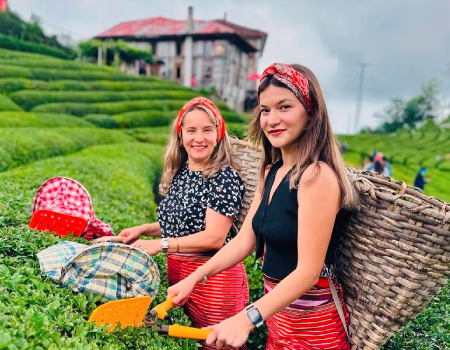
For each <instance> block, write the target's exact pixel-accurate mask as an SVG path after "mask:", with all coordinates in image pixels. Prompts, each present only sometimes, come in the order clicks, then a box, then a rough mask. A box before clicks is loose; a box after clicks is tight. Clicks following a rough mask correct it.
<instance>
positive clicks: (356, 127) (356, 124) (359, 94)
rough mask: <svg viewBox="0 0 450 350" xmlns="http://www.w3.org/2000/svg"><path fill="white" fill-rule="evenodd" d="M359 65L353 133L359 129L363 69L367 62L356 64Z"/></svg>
mask: <svg viewBox="0 0 450 350" xmlns="http://www.w3.org/2000/svg"><path fill="white" fill-rule="evenodd" d="M358 65H359V66H360V67H361V73H360V75H359V88H358V99H357V101H356V113H355V130H354V131H355V134H356V133H357V132H358V131H359V117H360V115H361V103H362V92H363V85H364V71H365V69H366V67H367V66H368V65H369V63H366V62H361V63H359V64H358Z"/></svg>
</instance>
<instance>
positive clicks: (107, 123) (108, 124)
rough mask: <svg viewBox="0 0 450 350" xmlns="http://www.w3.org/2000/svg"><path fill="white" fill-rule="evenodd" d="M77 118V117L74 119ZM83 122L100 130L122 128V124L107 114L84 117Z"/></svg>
mask: <svg viewBox="0 0 450 350" xmlns="http://www.w3.org/2000/svg"><path fill="white" fill-rule="evenodd" d="M72 118H75V117H72ZM82 120H86V121H88V122H89V123H92V124H94V125H96V126H98V127H99V128H104V129H117V128H120V124H119V123H118V122H117V120H115V119H114V118H113V117H112V116H110V115H107V114H88V115H86V116H84V117H83V119H82Z"/></svg>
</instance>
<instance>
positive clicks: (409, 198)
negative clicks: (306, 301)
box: [338, 169, 450, 349]
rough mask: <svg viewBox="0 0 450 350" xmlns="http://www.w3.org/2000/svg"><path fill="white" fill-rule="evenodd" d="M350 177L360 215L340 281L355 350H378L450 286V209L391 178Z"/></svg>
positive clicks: (352, 224)
mask: <svg viewBox="0 0 450 350" xmlns="http://www.w3.org/2000/svg"><path fill="white" fill-rule="evenodd" d="M348 174H349V177H350V179H351V181H352V182H353V184H354V185H355V187H356V189H357V191H358V192H359V194H360V208H359V210H358V211H356V212H355V214H354V215H353V216H352V218H351V219H350V221H349V222H348V223H347V225H346V229H345V234H344V236H343V239H342V245H341V252H342V254H341V256H340V259H339V263H338V265H339V272H340V274H339V275H340V277H341V279H342V282H343V285H344V289H345V292H346V302H347V307H348V310H349V312H350V315H351V317H350V327H349V328H350V338H351V343H352V345H353V349H378V348H379V347H381V346H382V345H383V344H385V343H386V342H387V341H388V339H389V338H390V337H391V336H393V335H394V333H395V332H397V331H398V330H400V329H401V328H402V327H403V326H404V325H405V324H406V323H407V322H408V321H410V320H412V319H413V318H414V317H415V316H416V315H417V314H418V313H419V312H421V311H422V310H423V309H424V308H425V306H426V305H427V304H428V302H429V301H430V300H431V299H432V298H433V296H434V295H436V294H437V293H438V292H439V290H440V289H441V288H442V287H443V286H444V285H446V284H447V281H448V276H449V272H450V206H449V205H448V204H446V203H444V202H442V201H440V200H438V199H436V198H431V197H428V196H426V195H424V194H423V193H422V192H421V191H420V190H417V189H415V188H413V187H409V186H406V184H405V183H404V182H399V181H395V180H393V179H391V178H389V177H386V176H382V175H378V174H376V173H373V172H364V171H360V170H356V169H348Z"/></svg>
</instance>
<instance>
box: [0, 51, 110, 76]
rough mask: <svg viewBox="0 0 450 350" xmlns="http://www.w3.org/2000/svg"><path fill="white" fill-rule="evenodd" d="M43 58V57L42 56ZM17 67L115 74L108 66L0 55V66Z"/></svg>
mask: <svg viewBox="0 0 450 350" xmlns="http://www.w3.org/2000/svg"><path fill="white" fill-rule="evenodd" d="M44 57H45V56H44ZM5 64H6V65H10V66H19V67H27V68H49V69H67V70H93V71H99V72H109V73H113V72H117V70H116V69H114V68H112V67H108V66H98V65H96V64H93V63H84V62H77V61H68V60H60V59H56V58H46V57H45V58H38V59H36V58H24V57H20V58H18V57H11V58H6V57H2V56H1V55H0V65H5Z"/></svg>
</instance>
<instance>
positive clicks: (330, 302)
mask: <svg viewBox="0 0 450 350" xmlns="http://www.w3.org/2000/svg"><path fill="white" fill-rule="evenodd" d="M258 98H259V106H258V107H257V109H256V111H255V118H254V120H253V121H252V123H251V125H250V128H249V137H251V138H253V139H256V140H257V141H258V142H260V143H262V146H263V148H264V156H263V164H262V167H261V173H260V174H261V177H260V178H261V181H260V183H259V187H258V190H257V193H256V194H255V197H254V199H253V203H252V205H251V207H250V209H249V212H248V214H247V217H246V219H245V222H244V224H243V226H242V228H241V230H240V232H239V234H238V235H237V236H236V237H235V238H234V239H233V240H232V241H231V242H230V243H229V244H228V245H227V246H226V247H224V248H223V249H222V250H221V251H219V253H217V254H216V255H215V256H214V257H213V258H212V259H211V260H209V261H208V262H207V263H206V264H204V265H203V266H201V267H199V268H198V269H197V270H196V271H195V272H194V273H192V274H191V275H190V276H189V277H187V278H186V279H185V280H183V281H181V282H179V283H178V284H176V285H174V286H172V287H170V288H169V289H168V297H170V296H173V295H176V298H175V299H174V303H175V304H183V303H184V302H185V301H186V300H187V298H188V296H189V294H190V292H191V291H192V289H193V288H194V286H195V284H196V283H198V282H200V281H202V280H203V281H205V280H206V279H208V278H209V277H211V276H213V275H215V274H217V273H219V272H220V271H222V270H224V269H227V268H229V267H230V266H233V265H234V264H236V263H238V262H240V261H242V260H243V259H245V257H247V256H248V255H249V254H250V253H251V252H252V251H253V249H255V248H256V254H257V256H263V273H264V291H265V293H266V294H265V296H264V297H262V298H261V299H259V300H257V301H255V302H254V304H252V305H250V306H248V307H247V308H246V310H244V311H242V312H240V313H238V314H237V315H236V316H233V317H231V318H229V319H227V320H225V321H222V322H221V323H219V324H217V325H214V326H211V327H209V328H210V329H211V330H212V332H211V334H210V335H209V336H208V339H207V341H206V342H207V344H211V345H215V346H216V347H217V348H221V347H224V346H228V347H240V346H242V345H243V344H244V343H245V341H246V339H247V337H248V334H249V332H250V331H251V330H252V329H253V328H254V327H259V326H260V325H261V324H263V322H264V321H266V323H267V327H268V330H269V334H268V339H267V349H349V348H350V345H349V343H348V339H347V335H346V324H347V322H348V315H347V312H346V308H345V305H344V299H343V292H342V287H341V285H340V284H339V281H338V279H337V277H336V276H335V275H334V273H333V263H334V261H335V253H336V249H337V246H338V242H339V235H340V224H341V222H342V221H343V218H344V216H345V213H346V212H347V210H351V209H353V208H354V207H356V205H357V196H356V192H355V190H354V188H353V187H352V185H351V183H350V181H349V179H348V178H347V176H346V174H345V170H344V165H343V161H342V158H341V155H340V152H339V149H338V146H337V143H336V141H335V139H334V135H333V133H332V131H331V126H330V122H329V119H328V114H327V109H326V106H325V102H324V99H323V95H322V92H321V90H320V86H319V83H318V82H317V79H316V77H315V76H314V74H313V73H312V72H311V71H310V70H309V69H308V68H306V67H304V66H300V65H292V66H290V65H287V64H279V63H276V64H274V65H272V66H270V67H268V68H267V69H266V70H265V71H264V73H263V75H262V77H261V81H260V85H259V88H258ZM335 290H337V292H336V291H335ZM333 292H334V293H333Z"/></svg>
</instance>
